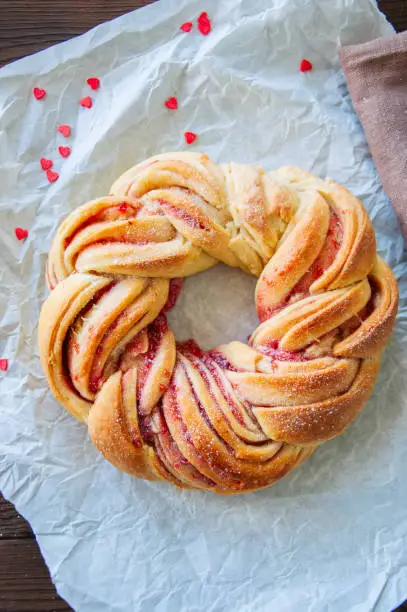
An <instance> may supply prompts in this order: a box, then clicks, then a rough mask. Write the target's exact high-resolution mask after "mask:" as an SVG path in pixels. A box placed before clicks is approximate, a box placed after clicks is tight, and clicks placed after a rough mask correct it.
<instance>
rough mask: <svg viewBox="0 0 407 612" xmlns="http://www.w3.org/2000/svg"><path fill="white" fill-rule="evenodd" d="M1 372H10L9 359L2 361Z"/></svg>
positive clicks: (0, 360) (0, 361)
mask: <svg viewBox="0 0 407 612" xmlns="http://www.w3.org/2000/svg"><path fill="white" fill-rule="evenodd" d="M0 370H2V371H3V372H7V370H8V359H0Z"/></svg>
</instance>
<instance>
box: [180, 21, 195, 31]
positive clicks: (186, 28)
mask: <svg viewBox="0 0 407 612" xmlns="http://www.w3.org/2000/svg"><path fill="white" fill-rule="evenodd" d="M180 30H182V31H183V32H190V31H191V30H192V21H186V22H185V23H183V24H182V26H180Z"/></svg>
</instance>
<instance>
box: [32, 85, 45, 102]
mask: <svg viewBox="0 0 407 612" xmlns="http://www.w3.org/2000/svg"><path fill="white" fill-rule="evenodd" d="M33 94H34V98H35V99H36V100H42V98H45V96H46V95H47V92H46V91H45V89H40V87H34V89H33Z"/></svg>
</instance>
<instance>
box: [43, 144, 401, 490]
mask: <svg viewBox="0 0 407 612" xmlns="http://www.w3.org/2000/svg"><path fill="white" fill-rule="evenodd" d="M219 261H221V262H223V263H225V264H227V265H229V266H233V267H240V268H241V269H242V270H244V271H246V272H248V273H251V274H254V275H256V276H258V277H259V278H258V282H257V286H256V295H255V299H256V306H257V310H258V314H259V318H260V321H261V322H260V324H259V326H258V327H257V329H256V330H255V331H254V332H253V334H252V336H251V338H250V341H249V345H246V344H243V343H241V342H231V343H230V344H228V345H224V346H220V347H218V348H216V349H214V350H213V351H210V352H209V353H205V352H203V351H201V350H200V349H199V347H197V345H196V344H194V343H193V342H188V343H184V344H182V345H176V343H175V339H174V336H173V334H172V332H171V330H170V329H169V328H168V324H167V321H166V318H165V314H164V313H165V311H166V310H167V309H168V308H169V307H170V306H172V305H173V303H174V301H175V297H174V292H176V291H177V290H179V281H178V280H176V279H179V278H181V277H185V276H189V275H192V274H195V273H197V272H200V271H202V270H205V269H208V268H210V267H211V266H214V265H215V264H216V263H218V262H219ZM47 279H48V284H49V286H50V288H51V289H52V290H53V291H52V292H51V294H50V296H49V298H48V299H47V301H46V302H45V304H44V306H43V309H42V312H41V317H40V324H39V343H40V354H41V361H42V364H43V368H44V371H45V373H46V375H47V379H48V381H49V384H50V387H51V389H52V391H53V393H54V395H55V397H56V398H57V399H58V400H59V401H60V402H61V403H62V404H63V405H64V406H65V407H66V408H67V409H68V410H69V411H71V412H72V414H74V416H76V417H77V418H79V419H80V420H82V421H85V422H87V424H88V427H89V433H90V436H91V438H92V440H93V442H94V444H95V446H96V447H97V448H98V449H99V451H100V452H101V453H102V454H103V455H104V456H105V457H106V458H107V459H108V460H109V461H111V462H112V463H113V464H114V465H115V466H116V467H118V468H119V469H121V470H123V471H125V472H128V473H130V474H133V475H134V476H137V477H140V478H146V479H149V480H167V481H169V482H172V483H173V484H175V485H177V486H180V487H189V488H197V489H205V490H211V491H215V492H217V493H224V494H227V493H240V492H245V491H252V490H256V489H259V488H262V487H265V486H268V485H270V484H272V483H273V482H275V481H276V480H277V479H279V478H281V477H282V476H283V475H284V474H286V473H287V472H288V471H290V470H291V469H292V468H293V467H295V466H296V465H298V464H300V463H301V462H302V461H303V460H305V459H306V458H307V457H308V456H309V455H310V454H311V453H312V452H313V450H314V449H315V448H316V446H317V445H318V444H320V443H321V442H324V441H325V440H328V439H330V438H332V437H334V436H336V435H338V434H339V433H341V432H342V431H343V430H344V429H345V427H346V426H347V425H348V424H349V423H350V422H351V421H352V419H353V418H354V417H355V416H356V415H357V413H358V412H359V411H360V410H361V409H362V407H363V405H364V404H365V402H366V401H367V399H368V397H369V395H370V393H371V391H372V388H373V385H374V382H375V379H376V375H377V372H378V368H379V361H380V353H381V351H382V349H383V348H384V346H385V345H386V343H387V341H388V338H389V336H390V334H391V331H392V328H393V325H394V319H395V315H396V312H397V300H398V293H397V285H396V282H395V279H394V277H393V275H392V273H391V271H390V270H389V268H388V267H387V265H386V264H385V263H384V262H383V261H382V260H381V259H380V258H379V257H378V256H377V254H376V244H375V236H374V231H373V228H372V225H371V222H370V220H369V218H368V215H367V213H366V211H365V210H364V208H363V206H362V204H361V202H360V201H359V200H358V199H357V198H356V197H355V196H353V195H352V194H351V193H350V192H349V191H347V190H346V189H345V188H343V187H341V186H339V185H337V184H335V183H334V182H333V181H330V180H325V181H324V180H321V179H319V178H317V177H315V176H312V175H311V174H309V173H306V172H304V171H302V170H299V169H297V168H291V167H287V168H281V169H279V170H277V171H275V172H270V173H265V172H264V171H263V170H261V169H259V168H255V167H252V166H245V165H238V164H228V165H224V166H217V165H215V164H214V163H213V162H212V161H211V160H210V159H209V158H208V157H207V156H205V155H201V154H190V153H171V154H165V155H158V156H156V157H154V158H151V159H149V160H147V161H145V162H143V163H141V164H139V165H137V166H135V167H134V168H131V169H130V170H129V171H127V172H126V173H125V174H124V175H123V176H122V177H120V178H119V179H118V180H117V181H116V182H115V184H114V185H113V187H112V189H111V195H109V196H107V197H105V198H101V199H98V200H94V201H93V202H89V203H88V204H85V205H83V206H81V207H80V208H78V209H76V210H75V211H74V212H73V213H71V215H69V217H68V218H67V219H66V220H65V221H64V222H63V223H62V224H61V226H60V228H59V230H58V232H57V235H56V237H55V239H54V241H53V244H52V247H51V250H50V255H49V259H48V265H47Z"/></svg>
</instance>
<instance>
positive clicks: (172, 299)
mask: <svg viewBox="0 0 407 612" xmlns="http://www.w3.org/2000/svg"><path fill="white" fill-rule="evenodd" d="M183 284H184V279H183V278H172V279H171V280H170V289H169V293H168V299H167V301H166V303H165V305H164V308H163V309H162V312H168V311H169V310H172V308H174V306H175V304H176V303H177V300H178V298H179V296H180V293H181V290H182V286H183Z"/></svg>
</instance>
